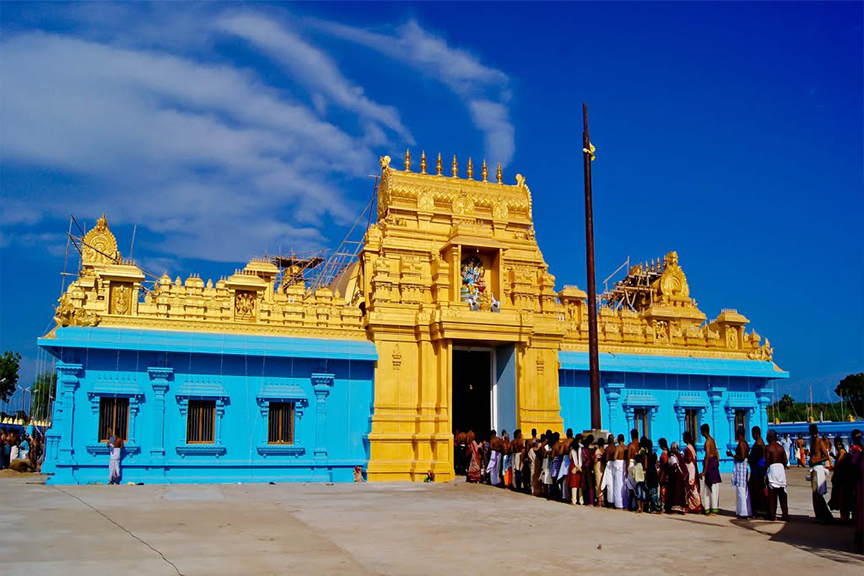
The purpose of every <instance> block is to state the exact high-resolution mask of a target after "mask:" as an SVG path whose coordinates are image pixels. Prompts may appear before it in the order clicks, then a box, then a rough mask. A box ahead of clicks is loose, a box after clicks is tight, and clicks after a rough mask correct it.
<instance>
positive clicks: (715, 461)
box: [699, 424, 721, 516]
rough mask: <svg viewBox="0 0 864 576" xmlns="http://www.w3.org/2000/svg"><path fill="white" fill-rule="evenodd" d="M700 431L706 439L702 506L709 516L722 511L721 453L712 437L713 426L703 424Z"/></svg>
mask: <svg viewBox="0 0 864 576" xmlns="http://www.w3.org/2000/svg"><path fill="white" fill-rule="evenodd" d="M699 432H700V433H701V434H702V437H703V438H704V439H705V460H704V462H703V463H702V477H703V479H704V482H703V483H702V506H704V507H705V513H706V514H708V515H709V516H713V515H714V514H718V513H719V512H720V481H721V480H720V453H719V452H718V451H717V443H716V442H714V438H712V437H711V428H710V426H708V424H702V426H701V427H700V428H699Z"/></svg>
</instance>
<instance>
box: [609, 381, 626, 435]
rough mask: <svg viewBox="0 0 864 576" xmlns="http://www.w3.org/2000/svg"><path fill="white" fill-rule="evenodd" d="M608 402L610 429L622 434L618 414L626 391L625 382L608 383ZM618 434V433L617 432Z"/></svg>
mask: <svg viewBox="0 0 864 576" xmlns="http://www.w3.org/2000/svg"><path fill="white" fill-rule="evenodd" d="M605 388H606V402H608V403H609V431H610V432H612V433H613V434H615V433H616V431H617V432H618V433H619V434H620V433H621V432H622V430H621V419H620V417H619V416H618V406H619V405H620V404H621V395H622V394H623V393H624V384H623V383H620V382H607V383H606V386H605ZM616 436H617V434H616Z"/></svg>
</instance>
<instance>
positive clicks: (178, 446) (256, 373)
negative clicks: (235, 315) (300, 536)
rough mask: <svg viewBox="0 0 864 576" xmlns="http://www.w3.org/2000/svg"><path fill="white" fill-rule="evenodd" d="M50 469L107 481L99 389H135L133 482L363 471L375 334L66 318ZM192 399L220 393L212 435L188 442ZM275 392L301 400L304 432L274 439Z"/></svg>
mask: <svg viewBox="0 0 864 576" xmlns="http://www.w3.org/2000/svg"><path fill="white" fill-rule="evenodd" d="M39 345H40V346H42V347H43V348H45V349H47V350H48V351H49V352H50V353H51V354H53V355H54V356H55V357H57V359H58V362H57V363H56V365H57V374H58V384H57V399H56V401H55V404H54V415H53V420H52V427H51V429H50V430H49V432H48V434H47V437H46V446H47V452H46V461H45V465H44V466H43V472H48V473H50V474H51V476H50V477H49V480H48V482H49V483H51V484H76V483H77V484H81V483H90V482H107V480H108V449H107V447H106V446H105V444H104V443H103V444H99V443H98V423H99V399H100V398H101V397H109V398H110V397H117V398H128V399H129V425H128V432H127V434H126V436H128V439H127V445H126V448H125V449H124V454H123V461H122V469H123V478H122V481H123V482H145V483H198V482H266V481H279V482H286V481H297V482H303V481H310V480H311V481H334V482H350V481H352V480H353V470H354V467H355V466H361V467H363V468H364V469H365V467H366V464H367V463H368V460H369V448H368V440H367V435H368V433H369V430H370V426H371V415H372V405H373V377H374V366H375V361H376V359H377V353H376V352H375V348H374V345H373V344H371V343H369V342H365V341H345V340H332V339H330V340H325V339H304V338H283V337H278V338H274V337H261V336H244V335H233V334H231V335H229V334H226V335H222V334H201V333H184V332H169V331H154V330H133V329H114V328H99V327H96V328H78V327H66V328H59V329H58V330H57V331H56V332H55V335H54V338H43V339H41V340H40V341H39ZM191 400H211V401H214V402H215V413H216V415H215V430H214V436H215V437H214V442H213V443H212V444H210V443H208V444H187V443H186V414H187V411H188V403H189V401H191ZM269 402H293V403H294V406H295V412H294V442H293V443H292V444H268V443H267V414H268V406H269Z"/></svg>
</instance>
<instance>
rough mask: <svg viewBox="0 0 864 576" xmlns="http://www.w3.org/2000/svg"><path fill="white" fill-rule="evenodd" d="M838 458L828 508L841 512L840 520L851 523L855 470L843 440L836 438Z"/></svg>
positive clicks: (833, 472) (833, 468)
mask: <svg viewBox="0 0 864 576" xmlns="http://www.w3.org/2000/svg"><path fill="white" fill-rule="evenodd" d="M834 446H835V449H836V453H837V458H836V459H835V460H834V466H833V467H832V472H831V499H830V500H829V501H828V508H830V509H831V510H839V511H840V519H841V520H843V521H844V522H848V521H849V517H850V516H851V514H852V508H853V506H852V492H853V486H854V484H855V470H854V469H853V467H852V457H851V456H850V455H849V453H848V452H846V446H845V445H844V444H843V438H841V437H840V436H835V437H834Z"/></svg>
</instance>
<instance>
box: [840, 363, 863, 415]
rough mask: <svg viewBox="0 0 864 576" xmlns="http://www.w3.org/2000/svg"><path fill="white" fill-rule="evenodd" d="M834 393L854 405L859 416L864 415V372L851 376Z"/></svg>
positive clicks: (841, 382) (844, 379)
mask: <svg viewBox="0 0 864 576" xmlns="http://www.w3.org/2000/svg"><path fill="white" fill-rule="evenodd" d="M834 393H835V394H837V395H838V396H840V397H841V398H843V399H844V400H845V401H846V402H849V403H850V404H852V407H853V408H854V410H855V411H856V412H857V414H858V415H859V416H861V415H862V413H864V372H859V373H858V374H849V375H848V376H846V377H845V378H843V380H841V381H840V383H839V384H838V385H837V387H836V388H834Z"/></svg>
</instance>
